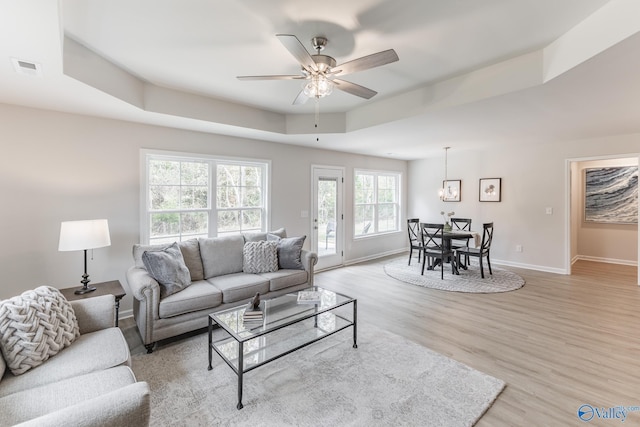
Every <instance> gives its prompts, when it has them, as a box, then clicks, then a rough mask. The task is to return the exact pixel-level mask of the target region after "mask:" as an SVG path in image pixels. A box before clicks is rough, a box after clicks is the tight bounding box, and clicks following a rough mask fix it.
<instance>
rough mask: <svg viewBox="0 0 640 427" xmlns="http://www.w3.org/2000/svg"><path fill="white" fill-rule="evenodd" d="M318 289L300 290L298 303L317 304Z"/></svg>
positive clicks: (318, 301) (318, 299) (318, 300)
mask: <svg viewBox="0 0 640 427" xmlns="http://www.w3.org/2000/svg"><path fill="white" fill-rule="evenodd" d="M319 303H320V292H319V291H300V292H298V304H319Z"/></svg>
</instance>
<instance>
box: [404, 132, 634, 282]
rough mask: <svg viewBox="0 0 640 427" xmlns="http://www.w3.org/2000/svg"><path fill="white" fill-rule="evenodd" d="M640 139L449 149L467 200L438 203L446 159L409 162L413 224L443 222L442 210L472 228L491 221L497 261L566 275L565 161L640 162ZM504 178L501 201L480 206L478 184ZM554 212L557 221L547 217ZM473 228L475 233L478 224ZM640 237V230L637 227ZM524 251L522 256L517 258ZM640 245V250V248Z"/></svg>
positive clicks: (452, 173)
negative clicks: (613, 159) (415, 219)
mask: <svg viewBox="0 0 640 427" xmlns="http://www.w3.org/2000/svg"><path fill="white" fill-rule="evenodd" d="M638 147H640V134H634V135H622V136H611V137H603V138H598V139H590V140H581V141H569V142H556V143H548V144H523V143H521V142H519V141H514V143H513V144H512V145H504V146H500V147H499V148H494V149H485V150H476V151H474V150H468V151H462V150H460V151H457V150H456V148H455V147H452V148H451V149H450V150H449V172H448V178H449V179H461V180H462V200H461V202H457V203H451V202H449V203H443V202H441V201H439V199H438V195H437V189H438V188H439V186H440V185H442V184H441V183H442V180H443V175H444V150H443V152H442V156H440V157H437V158H429V159H424V160H416V161H411V162H409V196H408V203H409V204H408V210H407V215H408V216H409V217H412V216H413V217H419V218H420V219H421V220H424V221H427V220H429V221H431V220H434V221H441V220H442V218H441V216H440V215H439V214H440V211H441V210H447V211H449V210H454V211H455V212H456V214H457V215H459V216H462V217H470V218H472V220H473V223H472V228H476V229H478V228H480V224H482V223H483V222H489V221H493V222H494V223H495V224H494V226H495V235H494V241H493V246H492V259H493V260H495V261H496V262H501V263H504V264H507V265H515V266H522V267H526V268H532V269H539V270H546V271H552V272H558V273H566V272H568V271H569V270H568V269H569V265H568V264H569V263H568V259H569V256H568V251H569V243H568V242H567V239H568V236H569V235H570V233H569V230H567V228H568V226H569V225H568V224H570V221H569V219H568V215H569V212H568V207H569V205H570V203H569V197H570V191H569V188H568V187H567V185H566V183H567V181H566V176H567V175H568V173H569V172H568V171H567V170H566V168H567V161H566V159H571V158H579V157H594V156H603V155H618V154H620V155H621V156H620V157H623V156H624V157H635V158H637V157H638ZM480 178H502V202H500V203H493V202H482V203H481V202H479V201H478V191H479V190H478V180H479V179H480ZM547 207H550V208H552V209H553V214H552V215H547V214H546V213H545V211H546V208H547ZM473 224H475V226H474V225H473ZM636 230H637V227H636ZM516 245H522V247H523V252H516V251H515V248H516ZM636 246H637V244H636Z"/></svg>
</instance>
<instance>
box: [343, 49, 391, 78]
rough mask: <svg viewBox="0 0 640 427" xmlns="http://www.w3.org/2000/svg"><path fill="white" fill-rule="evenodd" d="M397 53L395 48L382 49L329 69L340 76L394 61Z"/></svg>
mask: <svg viewBox="0 0 640 427" xmlns="http://www.w3.org/2000/svg"><path fill="white" fill-rule="evenodd" d="M398 59H399V58H398V54H397V53H396V51H395V50H393V49H389V50H383V51H382V52H378V53H373V54H371V55H367V56H363V57H362V58H357V59H354V60H351V61H349V62H345V63H344V64H340V65H336V66H335V67H333V68H332V69H331V71H332V72H334V71H335V72H336V74H338V75H340V76H346V75H347V74H351V73H355V72H356V71H364V70H368V69H369V68H374V67H379V66H381V65H385V64H389V63H391V62H396V61H397V60H398Z"/></svg>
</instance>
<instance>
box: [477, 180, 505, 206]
mask: <svg viewBox="0 0 640 427" xmlns="http://www.w3.org/2000/svg"><path fill="white" fill-rule="evenodd" d="M501 200H502V178H480V201H481V202H500V201H501Z"/></svg>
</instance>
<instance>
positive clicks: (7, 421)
mask: <svg viewBox="0 0 640 427" xmlns="http://www.w3.org/2000/svg"><path fill="white" fill-rule="evenodd" d="M135 382H136V378H135V376H134V375H133V372H132V371H131V369H130V368H129V367H126V366H120V367H117V368H112V369H106V370H101V371H97V372H91V373H89V374H85V375H80V376H77V377H72V378H68V379H66V380H62V381H59V382H55V383H52V384H47V385H44V386H40V387H34V388H30V389H28V390H23V391H21V392H18V393H15V394H11V395H8V396H5V397H2V398H0V413H1V414H2V424H3V425H15V424H17V423H20V422H24V421H27V420H30V419H33V418H36V417H39V416H42V415H45V414H48V413H50V412H53V411H56V410H59V409H62V408H65V407H68V406H71V405H75V404H76V403H78V402H81V401H85V400H89V399H92V398H94V397H97V396H101V395H104V394H107V393H109V392H111V391H114V390H118V389H120V388H123V387H126V386H128V385H129V384H133V383H135ZM96 415H97V414H96ZM98 418H99V417H98Z"/></svg>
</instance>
